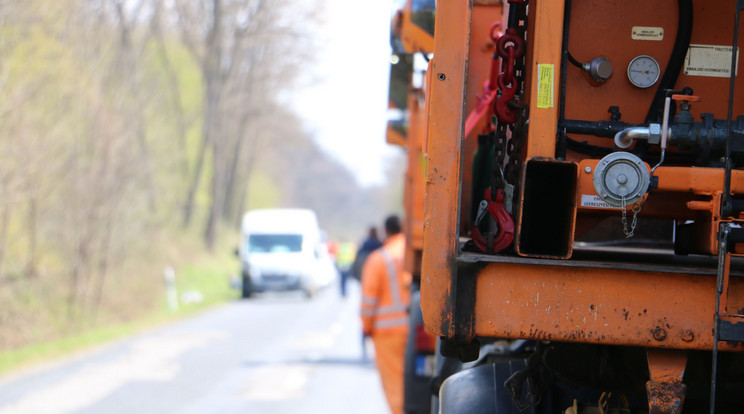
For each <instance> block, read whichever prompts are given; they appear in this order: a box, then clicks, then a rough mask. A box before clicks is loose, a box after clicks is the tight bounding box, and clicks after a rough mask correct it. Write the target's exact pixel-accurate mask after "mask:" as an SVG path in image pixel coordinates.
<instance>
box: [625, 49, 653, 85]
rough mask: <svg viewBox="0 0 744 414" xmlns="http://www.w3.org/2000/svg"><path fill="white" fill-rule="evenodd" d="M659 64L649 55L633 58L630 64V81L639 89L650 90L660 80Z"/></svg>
mask: <svg viewBox="0 0 744 414" xmlns="http://www.w3.org/2000/svg"><path fill="white" fill-rule="evenodd" d="M659 73H661V70H660V69H659V62H657V61H656V59H654V58H652V57H651V56H648V55H640V56H636V57H635V58H633V60H631V61H630V63H629V64H628V80H630V83H632V84H633V85H635V86H637V87H639V88H649V87H651V86H653V85H654V84H655V83H656V81H658V80H659Z"/></svg>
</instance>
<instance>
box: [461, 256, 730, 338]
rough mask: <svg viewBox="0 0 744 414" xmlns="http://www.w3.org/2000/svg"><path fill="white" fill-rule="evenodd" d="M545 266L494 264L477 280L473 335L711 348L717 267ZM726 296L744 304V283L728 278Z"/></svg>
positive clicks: (534, 262)
mask: <svg viewBox="0 0 744 414" xmlns="http://www.w3.org/2000/svg"><path fill="white" fill-rule="evenodd" d="M544 263H545V261H544V260H540V259H532V260H526V261H523V262H518V263H493V264H489V265H488V266H487V267H485V268H484V269H483V270H482V271H481V272H480V273H479V274H478V276H477V277H478V281H477V284H478V289H477V291H476V304H477V305H476V317H475V334H476V335H477V336H484V337H497V338H526V339H535V340H543V341H565V342H587V343H604V344H608V343H611V344H616V345H631V346H643V347H662V348H678V349H711V347H712V345H713V336H712V332H713V318H712V315H713V313H714V311H715V298H716V294H715V289H716V286H715V284H716V279H715V275H714V274H710V273H711V272H715V268H713V269H712V270H710V269H709V272H708V274H689V273H685V272H684V271H683V270H678V271H676V272H675V271H673V270H674V268H672V267H669V268H667V269H664V270H662V269H660V266H652V265H643V266H636V267H635V268H634V269H628V268H625V269H618V268H608V267H606V266H600V267H596V266H595V267H577V266H574V265H563V263H566V262H565V261H561V262H560V263H561V264H560V265H559V264H557V261H553V264H544ZM587 266H590V265H587ZM641 269H647V270H641ZM728 297H729V299H728V300H729V306H740V307H742V306H744V281H742V280H738V279H735V280H732V281H731V284H730V285H729V296H728ZM720 348H721V349H728V350H733V349H738V350H744V348H742V347H741V346H733V345H731V344H725V343H722V344H721V345H720Z"/></svg>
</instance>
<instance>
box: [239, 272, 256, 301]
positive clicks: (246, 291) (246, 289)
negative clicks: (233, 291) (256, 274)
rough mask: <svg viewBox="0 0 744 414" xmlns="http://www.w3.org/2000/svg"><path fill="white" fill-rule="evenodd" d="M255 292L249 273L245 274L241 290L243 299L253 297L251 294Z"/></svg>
mask: <svg viewBox="0 0 744 414" xmlns="http://www.w3.org/2000/svg"><path fill="white" fill-rule="evenodd" d="M252 293H253V291H252V289H251V278H250V277H248V275H246V274H243V286H242V288H241V290H240V297H241V298H243V299H248V298H250V297H251V294H252Z"/></svg>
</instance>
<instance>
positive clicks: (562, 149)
mask: <svg viewBox="0 0 744 414" xmlns="http://www.w3.org/2000/svg"><path fill="white" fill-rule="evenodd" d="M570 23H571V0H566V2H565V4H564V6H563V39H562V42H561V43H562V44H561V48H562V52H563V53H562V56H561V86H560V104H559V105H560V108H559V110H558V112H559V113H558V142H557V145H556V154H555V157H556V158H557V159H559V160H564V159H566V150H567V149H568V148H567V147H568V142H567V137H566V127H565V125H564V124H563V123H564V121H565V120H566V81H567V74H566V72H567V71H568V68H567V67H566V66H568V64H567V63H568V62H570V61H572V60H576V59H574V58H573V56H571V54H570V53H568V35H569V30H570ZM577 62H578V61H577ZM571 63H572V64H573V62H571Z"/></svg>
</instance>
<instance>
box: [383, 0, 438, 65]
mask: <svg viewBox="0 0 744 414" xmlns="http://www.w3.org/2000/svg"><path fill="white" fill-rule="evenodd" d="M412 4H413V3H412V2H410V1H407V2H406V5H405V7H404V8H403V9H402V10H401V11H400V13H399V14H398V16H396V19H394V20H393V30H394V31H395V29H396V25H397V26H398V27H399V30H400V40H401V43H403V47H404V48H405V50H406V51H407V52H408V53H416V52H422V53H431V52H432V51H433V50H434V37H433V36H432V35H430V34H429V33H428V32H427V31H426V30H424V29H422V28H421V27H420V26H418V25H417V24H415V23H414V22H413V21H412V20H411V14H412Z"/></svg>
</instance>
